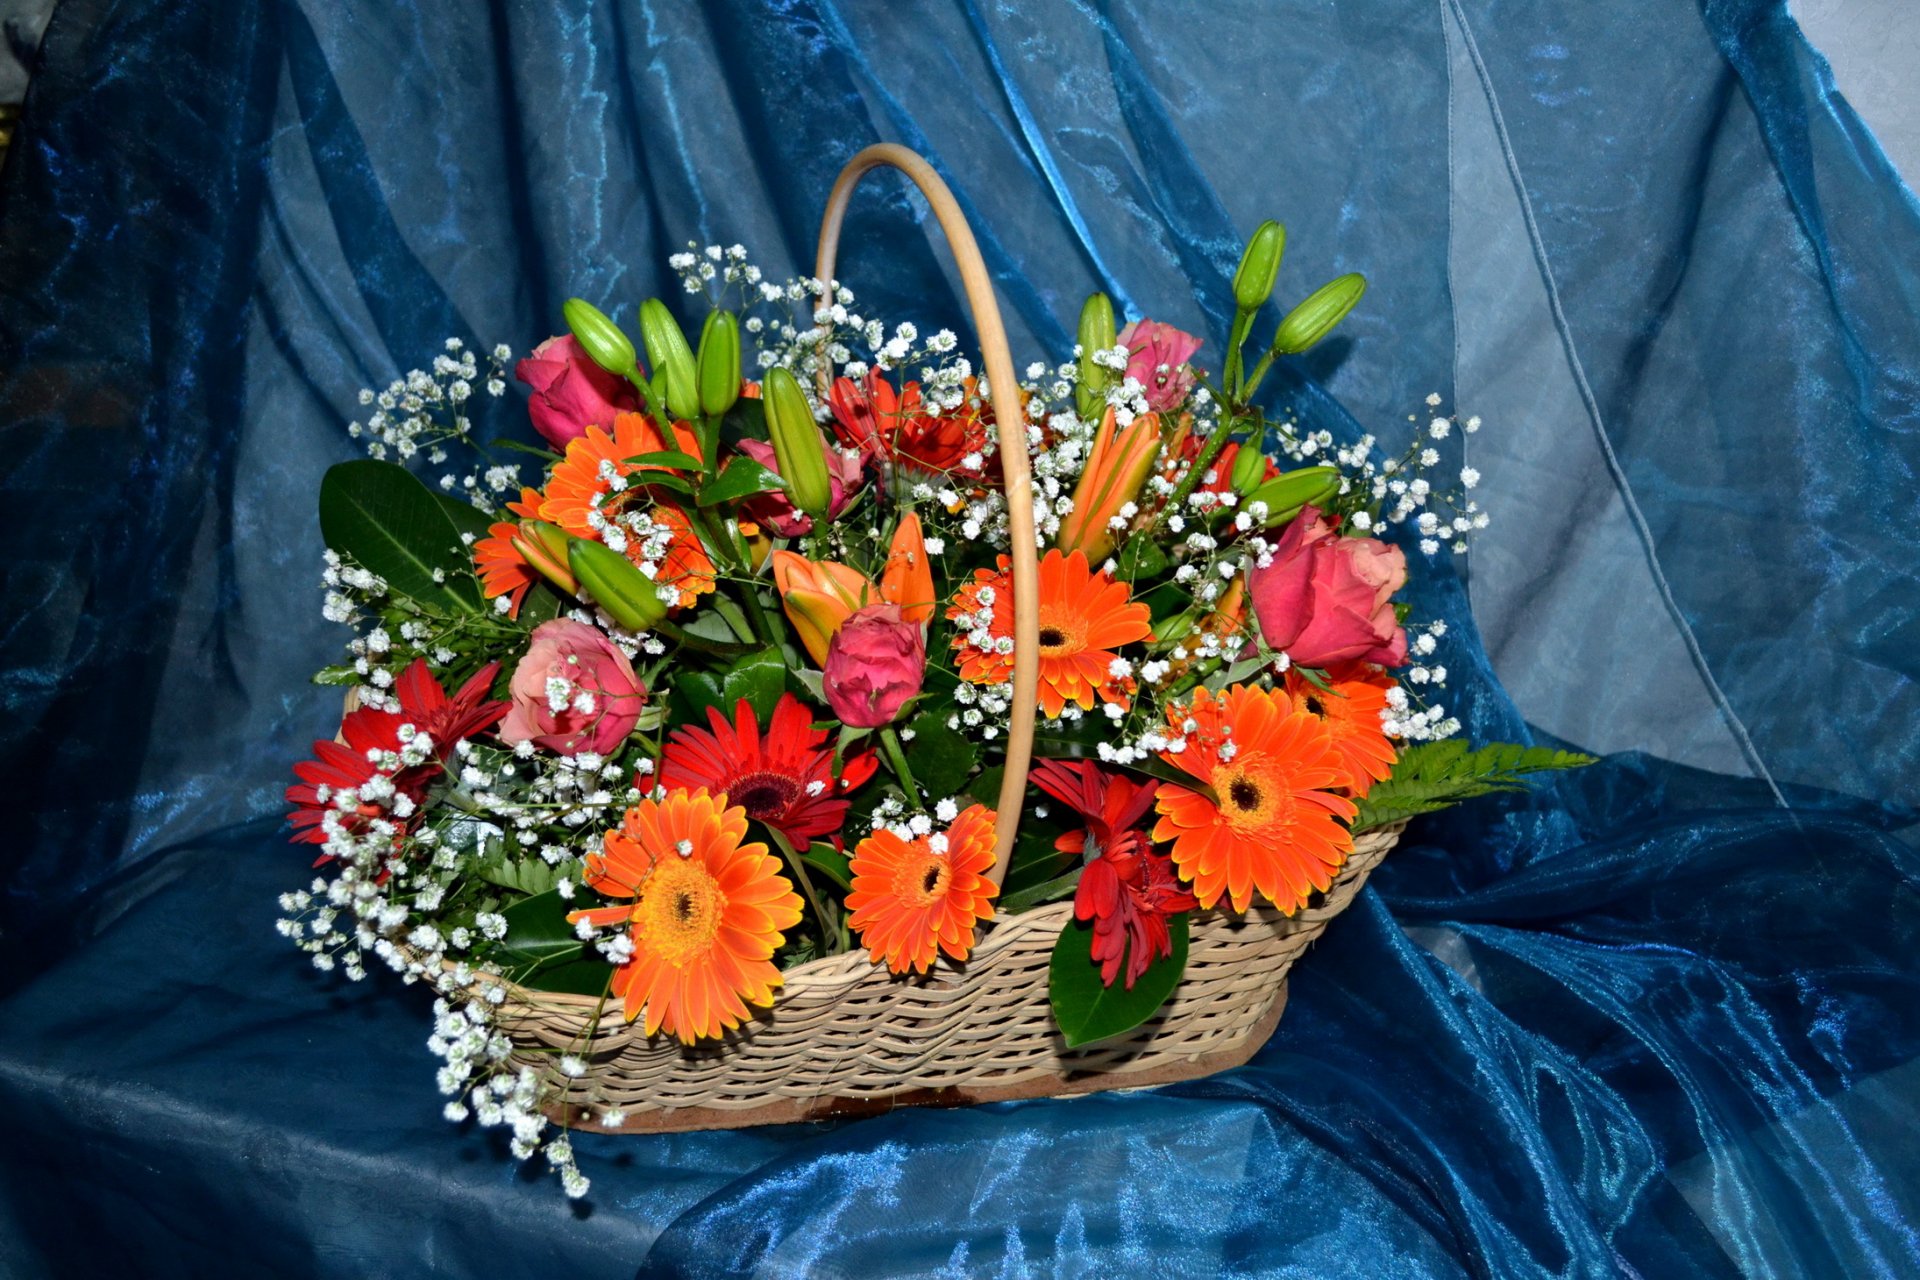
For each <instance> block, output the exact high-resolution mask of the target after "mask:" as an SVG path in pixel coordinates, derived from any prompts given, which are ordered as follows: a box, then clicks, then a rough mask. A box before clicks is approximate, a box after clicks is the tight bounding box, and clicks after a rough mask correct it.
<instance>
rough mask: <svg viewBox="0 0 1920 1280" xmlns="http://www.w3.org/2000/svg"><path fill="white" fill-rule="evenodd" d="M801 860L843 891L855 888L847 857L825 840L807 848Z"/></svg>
mask: <svg viewBox="0 0 1920 1280" xmlns="http://www.w3.org/2000/svg"><path fill="white" fill-rule="evenodd" d="M800 860H801V861H802V862H805V863H806V864H807V865H808V866H809V867H812V868H813V869H814V870H816V871H818V872H820V873H821V874H822V875H824V876H826V877H827V879H829V880H831V881H833V882H834V883H835V884H837V885H839V886H840V887H841V888H842V889H851V888H853V868H852V867H851V866H850V865H849V860H848V858H847V855H846V854H844V853H842V852H840V850H838V849H836V848H834V847H833V846H832V845H830V844H828V843H827V842H826V841H824V840H816V841H814V842H813V843H812V844H810V845H808V846H807V850H806V852H805V853H802V854H801V855H800Z"/></svg>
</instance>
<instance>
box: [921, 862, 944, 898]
mask: <svg viewBox="0 0 1920 1280" xmlns="http://www.w3.org/2000/svg"><path fill="white" fill-rule="evenodd" d="M920 887H921V889H923V890H924V891H926V892H927V893H932V892H933V891H934V890H935V889H937V888H939V887H940V868H939V867H938V866H937V865H936V866H931V867H928V868H927V874H926V877H925V878H924V879H922V880H921V881H920Z"/></svg>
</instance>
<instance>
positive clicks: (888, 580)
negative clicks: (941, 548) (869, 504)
mask: <svg viewBox="0 0 1920 1280" xmlns="http://www.w3.org/2000/svg"><path fill="white" fill-rule="evenodd" d="M880 598H881V599H882V600H884V601H886V602H887V603H888V604H892V605H897V606H899V609H900V613H901V616H902V617H904V618H906V620H907V621H908V622H926V621H929V620H930V619H931V618H932V617H933V610H934V604H935V600H934V595H933V564H932V562H931V561H929V560H928V559H927V541H926V537H925V535H924V533H923V532H922V531H921V528H920V515H919V513H918V512H915V511H909V512H907V513H906V514H905V515H903V516H901V517H900V524H899V525H898V527H896V528H895V529H894V531H893V541H892V542H891V543H890V544H889V545H888V547H887V565H886V568H885V569H883V570H881V573H880Z"/></svg>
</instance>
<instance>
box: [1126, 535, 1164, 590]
mask: <svg viewBox="0 0 1920 1280" xmlns="http://www.w3.org/2000/svg"><path fill="white" fill-rule="evenodd" d="M1114 559H1115V561H1116V565H1117V572H1116V573H1115V575H1114V576H1115V577H1117V578H1119V579H1120V580H1121V581H1122V582H1134V583H1138V582H1142V581H1144V580H1146V579H1148V578H1151V577H1154V576H1156V575H1158V574H1161V573H1164V572H1166V569H1167V566H1168V565H1169V564H1171V563H1172V561H1170V560H1168V559H1167V553H1166V551H1165V550H1164V549H1162V548H1161V546H1160V542H1159V540H1158V539H1156V538H1154V537H1152V536H1151V535H1149V534H1140V535H1137V536H1135V537H1131V538H1128V539H1127V544H1126V545H1125V546H1123V547H1121V548H1120V554H1119V555H1118V556H1116V557H1114Z"/></svg>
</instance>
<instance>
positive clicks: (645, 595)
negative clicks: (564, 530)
mask: <svg viewBox="0 0 1920 1280" xmlns="http://www.w3.org/2000/svg"><path fill="white" fill-rule="evenodd" d="M567 564H568V566H569V567H570V568H571V569H572V570H573V576H574V578H575V579H577V580H578V581H579V583H580V586H581V587H582V588H583V589H584V590H585V591H586V593H587V594H588V595H589V596H592V597H593V602H594V603H595V604H597V605H599V606H600V607H601V608H602V609H605V610H606V611H607V616H608V617H609V618H612V619H613V620H614V621H615V622H617V623H619V624H620V625H621V626H623V627H625V628H626V629H627V630H629V631H646V630H648V629H649V628H651V627H652V626H653V625H654V623H656V622H658V621H660V619H662V618H664V617H666V616H667V602H666V601H664V600H662V599H661V598H660V589H659V588H658V587H657V586H655V585H654V583H653V579H651V578H649V577H647V575H646V574H644V573H642V572H640V571H639V570H638V569H636V568H634V567H633V562H632V561H631V560H628V559H627V558H626V557H625V556H623V555H621V554H620V553H619V552H618V551H615V550H614V549H613V548H612V547H609V546H607V545H606V544H605V543H601V542H589V541H587V539H585V538H575V539H573V540H572V541H571V542H569V543H568V544H567Z"/></svg>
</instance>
